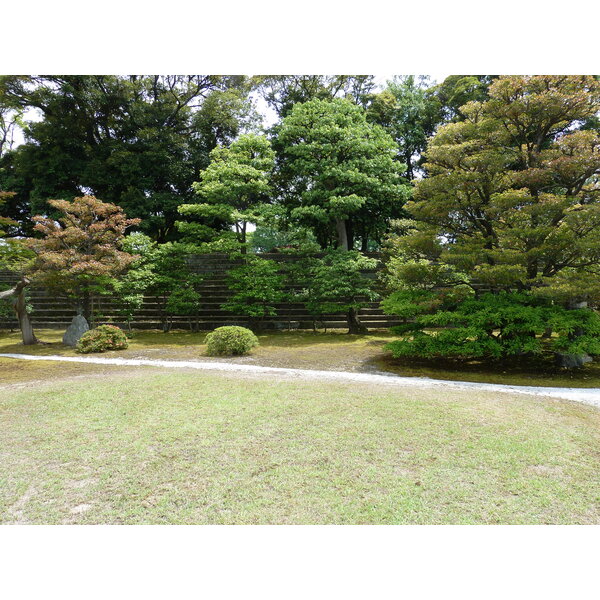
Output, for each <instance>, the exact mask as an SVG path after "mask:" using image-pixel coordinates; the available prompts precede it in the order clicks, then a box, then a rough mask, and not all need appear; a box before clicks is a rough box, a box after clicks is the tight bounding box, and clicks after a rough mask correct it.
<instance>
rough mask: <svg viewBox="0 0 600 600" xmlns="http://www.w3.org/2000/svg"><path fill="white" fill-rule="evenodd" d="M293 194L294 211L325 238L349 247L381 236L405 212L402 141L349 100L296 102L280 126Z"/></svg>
mask: <svg viewBox="0 0 600 600" xmlns="http://www.w3.org/2000/svg"><path fill="white" fill-rule="evenodd" d="M277 137H278V143H279V144H280V146H281V147H282V156H283V159H284V161H285V165H286V167H285V168H287V169H289V171H290V173H291V175H292V176H293V188H294V194H292V195H290V196H288V201H287V203H288V205H287V207H286V208H287V209H288V211H289V213H290V215H291V217H292V218H293V219H294V220H295V221H297V222H299V223H300V224H305V225H307V226H310V227H311V228H313V230H314V232H315V235H316V237H317V239H318V240H319V242H320V243H321V245H322V246H323V247H326V246H327V245H329V242H330V240H337V244H338V246H339V247H341V248H344V249H349V248H353V247H354V243H355V241H356V240H360V243H361V247H362V249H363V250H366V249H368V247H369V241H375V242H378V241H379V240H380V239H381V236H382V234H383V232H384V231H385V229H386V225H387V222H388V220H389V219H390V218H394V217H398V216H400V215H401V214H402V206H403V204H404V202H405V201H406V199H407V198H408V196H409V193H410V188H409V186H408V185H407V184H406V183H405V181H404V180H403V179H402V177H401V175H402V173H403V172H404V170H405V166H404V165H401V164H399V163H398V162H397V161H396V160H395V156H396V154H397V146H396V144H395V142H394V140H393V139H392V138H391V137H390V136H389V135H388V134H387V133H386V132H385V130H384V129H383V128H382V127H380V126H379V125H374V124H371V123H369V122H368V121H367V117H366V112H365V111H364V110H363V109H362V108H361V107H359V106H357V105H356V104H354V103H353V102H351V101H349V100H341V99H334V100H318V99H317V100H310V101H308V102H305V103H303V104H296V105H295V106H294V107H293V109H292V110H291V112H290V114H289V115H288V116H286V117H285V118H284V119H283V122H282V124H281V127H280V128H279V129H278V132H277Z"/></svg>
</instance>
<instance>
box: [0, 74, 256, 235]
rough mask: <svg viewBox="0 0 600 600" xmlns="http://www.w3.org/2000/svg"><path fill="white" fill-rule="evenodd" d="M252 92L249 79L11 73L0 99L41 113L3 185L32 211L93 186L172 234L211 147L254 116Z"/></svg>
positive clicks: (1, 177)
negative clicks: (23, 75)
mask: <svg viewBox="0 0 600 600" xmlns="http://www.w3.org/2000/svg"><path fill="white" fill-rule="evenodd" d="M248 93H249V87H248V86H247V84H246V79H245V78H243V77H222V76H208V75H206V76H205V75H190V76H51V77H28V78H23V77H12V76H11V77H2V78H0V106H9V107H16V108H17V109H28V108H34V109H36V110H37V111H38V112H39V114H40V116H41V120H39V121H35V122H28V123H27V124H26V126H25V129H24V135H25V139H26V143H25V144H23V145H21V146H19V147H17V148H16V149H14V150H13V151H12V152H9V153H7V154H6V155H5V157H4V158H3V160H2V165H1V166H3V167H4V170H3V172H0V184H1V185H3V187H5V189H9V186H10V189H13V190H14V191H16V192H17V193H18V198H19V200H20V201H21V202H25V203H29V204H30V205H31V207H30V210H31V213H39V212H46V211H47V209H48V207H47V205H46V204H45V202H46V200H47V199H48V198H62V199H72V198H73V197H76V196H81V195H82V194H84V193H93V194H95V195H97V196H98V197H101V198H104V199H105V200H106V201H109V202H113V203H117V204H118V205H120V206H122V207H123V208H124V209H125V210H126V211H127V213H128V214H130V215H131V216H132V217H137V218H142V219H143V225H142V228H143V229H144V231H145V232H146V233H148V234H149V235H151V236H152V237H153V238H154V239H156V240H159V241H165V240H168V239H173V238H175V237H177V235H178V234H177V230H176V228H175V221H176V219H177V206H178V204H180V203H181V201H182V199H184V200H185V199H186V198H188V199H191V198H193V195H194V192H193V189H192V183H193V182H194V181H195V180H197V179H198V174H199V171H200V170H201V169H203V168H205V167H206V165H207V164H208V154H209V152H210V151H211V150H212V148H213V147H214V146H215V144H217V143H225V142H227V141H229V140H230V139H232V138H233V137H235V136H236V135H237V134H238V133H240V131H241V130H242V129H243V128H244V127H245V126H246V125H251V123H252V122H253V121H252V118H251V113H252V108H251V102H250V100H249V99H248ZM49 175H50V176H49ZM2 181H4V183H2ZM17 208H19V207H18V206H15V209H17ZM20 210H22V209H20ZM24 216H25V217H27V215H24ZM18 217H19V218H21V215H18ZM18 217H17V216H15V217H14V218H18Z"/></svg>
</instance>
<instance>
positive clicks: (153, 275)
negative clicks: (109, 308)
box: [114, 232, 203, 331]
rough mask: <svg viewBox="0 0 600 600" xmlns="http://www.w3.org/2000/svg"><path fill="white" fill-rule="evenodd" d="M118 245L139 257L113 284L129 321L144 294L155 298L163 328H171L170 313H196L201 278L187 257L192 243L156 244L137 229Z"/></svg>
mask: <svg viewBox="0 0 600 600" xmlns="http://www.w3.org/2000/svg"><path fill="white" fill-rule="evenodd" d="M121 246H122V248H123V249H125V250H127V251H129V252H135V254H136V255H137V256H138V257H139V258H138V259H137V260H136V261H135V262H134V263H133V265H132V266H131V268H130V269H129V271H128V272H127V273H126V274H125V276H123V277H121V278H120V279H119V280H117V281H116V282H115V284H114V288H115V291H116V294H117V297H118V298H119V301H120V304H121V309H120V313H121V315H122V316H123V317H125V319H126V320H127V321H128V322H130V321H131V320H132V318H133V316H134V314H135V312H136V311H137V310H139V309H140V308H141V306H142V304H143V301H144V296H146V295H148V296H154V297H156V298H157V300H158V302H159V304H160V309H161V316H162V321H163V329H164V330H165V331H168V330H169V329H170V328H171V325H172V319H171V317H172V316H173V315H182V316H193V315H195V314H196V313H197V311H198V309H199V307H200V300H201V299H200V294H199V293H198V292H197V291H196V287H197V286H198V285H199V284H200V283H201V282H202V280H203V278H202V276H201V275H198V274H196V273H194V272H193V271H192V269H191V268H190V266H189V263H188V260H187V258H188V256H189V255H190V254H193V253H194V252H195V251H196V249H195V247H194V246H191V245H189V244H183V243H180V242H167V243H165V244H157V243H156V242H154V241H152V240H151V239H150V238H149V237H148V236H146V235H144V234H142V233H139V232H138V233H133V234H131V235H129V236H127V237H126V238H125V239H124V240H123V241H122V243H121Z"/></svg>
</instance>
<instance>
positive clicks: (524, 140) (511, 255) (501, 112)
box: [399, 76, 600, 301]
mask: <svg viewBox="0 0 600 600" xmlns="http://www.w3.org/2000/svg"><path fill="white" fill-rule="evenodd" d="M599 108H600V83H599V82H598V81H596V80H595V79H594V78H593V77H579V76H535V77H521V76H519V77H500V78H499V79H497V80H496V81H494V83H492V85H491V86H490V87H489V89H488V99H487V100H485V101H484V102H470V103H468V104H467V105H465V106H463V107H462V109H461V111H462V113H463V115H464V120H463V121H461V122H457V123H451V124H448V125H445V126H444V127H442V128H440V129H439V130H438V132H437V133H436V135H435V136H434V137H433V138H432V139H431V141H430V143H429V146H428V149H427V153H426V156H427V163H426V164H425V168H426V170H427V172H428V177H426V178H424V179H421V180H420V181H418V183H417V185H416V189H415V200H414V202H411V203H409V204H408V205H407V209H408V210H409V212H410V213H411V215H412V216H413V218H414V219H415V221H416V222H417V223H418V226H417V227H416V229H415V231H413V232H411V233H410V234H409V235H407V236H406V237H405V239H404V240H400V241H399V245H400V246H402V250H403V252H404V253H405V255H406V256H408V257H410V258H425V259H429V260H431V261H433V262H432V264H433V263H434V262H435V261H440V262H442V263H444V264H447V265H454V266H455V267H456V268H457V269H458V270H459V271H462V272H464V273H465V274H467V275H468V277H469V279H470V280H471V281H478V282H481V283H485V284H486V285H488V286H489V287H491V288H492V289H505V290H535V291H539V292H540V293H541V294H543V295H545V296H546V297H549V298H551V297H552V296H553V294H552V290H553V288H554V287H555V285H556V292H557V293H556V295H555V296H554V297H555V298H556V299H558V298H559V296H561V297H563V298H564V297H565V296H568V295H569V290H568V289H567V288H568V282H569V280H572V281H573V285H572V286H571V289H570V296H571V299H580V300H591V301H596V300H598V301H600V296H598V297H597V298H594V294H595V293H597V292H598V291H600V290H599V287H598V286H597V285H594V282H595V280H596V279H597V278H598V275H600V237H599V233H598V232H600V196H599V194H600V187H599V186H598V181H599V176H600V152H599V150H600V137H599V136H598V134H597V133H596V132H594V131H591V130H583V129H581V123H582V122H583V121H584V120H585V119H586V118H587V117H589V116H590V115H593V114H596V113H597V112H598V109H599ZM562 271H565V273H564V275H560V274H561V272H562ZM559 275H560V276H559ZM577 275H578V276H579V280H577ZM557 276H558V277H557ZM584 276H585V277H584ZM583 279H587V281H588V285H583V286H582V285H581V283H582V281H583Z"/></svg>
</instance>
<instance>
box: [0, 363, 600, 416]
mask: <svg viewBox="0 0 600 600" xmlns="http://www.w3.org/2000/svg"><path fill="white" fill-rule="evenodd" d="M0 357H2V358H17V359H21V360H56V361H62V362H80V363H91V364H96V365H116V366H132V367H167V368H175V369H177V368H187V369H201V370H206V371H232V372H238V373H240V372H245V373H255V374H262V375H265V376H269V375H271V376H273V375H283V376H287V377H292V378H295V379H307V380H315V379H317V380H323V381H341V382H352V381H356V382H360V383H380V384H387V385H399V386H402V387H410V386H412V387H452V388H458V389H475V390H483V391H487V392H509V393H518V394H530V395H533V396H546V397H552V398H562V399H565V400H575V401H576V402H584V403H585V404H591V405H592V406H597V407H600V389H599V388H559V387H539V386H525V385H502V384H497V383H474V382H470V381H445V380H441V379H430V378H429V377H401V376H399V375H385V374H381V375H377V374H371V373H351V372H348V371H316V370H312V369H284V368H280V367H260V366H257V365H242V364H234V363H226V362H208V361H197V360H149V359H141V358H139V359H133V358H131V359H130V358H100V357H83V356H81V357H80V356H34V355H30V354H0Z"/></svg>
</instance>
